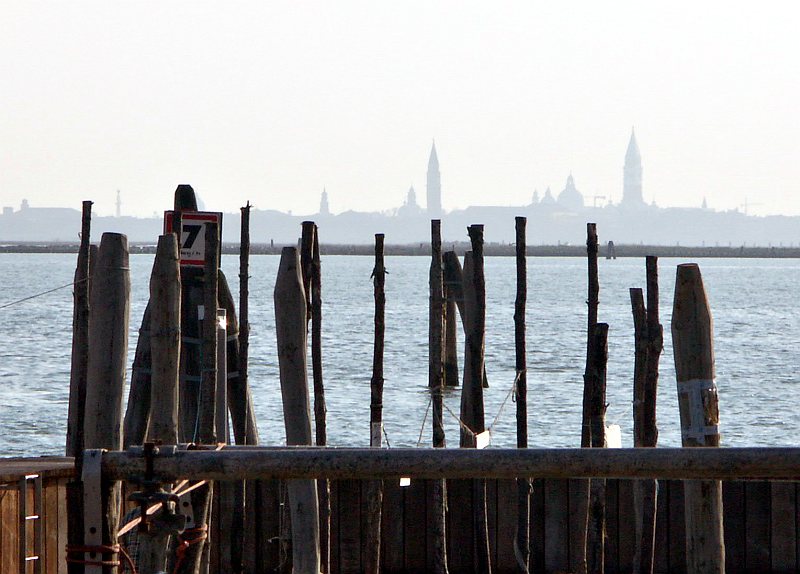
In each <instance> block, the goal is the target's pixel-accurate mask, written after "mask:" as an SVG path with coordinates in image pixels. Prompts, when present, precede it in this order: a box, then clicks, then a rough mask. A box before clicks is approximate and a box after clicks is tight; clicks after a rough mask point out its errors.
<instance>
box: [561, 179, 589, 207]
mask: <svg viewBox="0 0 800 574" xmlns="http://www.w3.org/2000/svg"><path fill="white" fill-rule="evenodd" d="M558 204H559V205H560V206H561V207H566V208H567V209H569V210H572V211H580V210H581V209H583V195H582V194H581V192H580V191H578V190H577V188H576V187H575V180H574V179H573V177H572V174H569V177H567V184H566V185H565V186H564V189H563V190H562V191H561V193H559V194H558Z"/></svg>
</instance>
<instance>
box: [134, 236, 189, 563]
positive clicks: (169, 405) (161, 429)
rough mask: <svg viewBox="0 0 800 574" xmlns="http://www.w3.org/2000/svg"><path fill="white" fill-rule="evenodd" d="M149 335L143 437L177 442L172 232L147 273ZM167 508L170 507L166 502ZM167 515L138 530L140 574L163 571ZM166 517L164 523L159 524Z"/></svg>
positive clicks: (176, 271)
mask: <svg viewBox="0 0 800 574" xmlns="http://www.w3.org/2000/svg"><path fill="white" fill-rule="evenodd" d="M150 301H151V309H152V311H151V312H150V313H149V315H150V326H149V329H148V331H149V333H150V336H149V337H148V340H149V342H150V347H151V352H150V356H151V360H152V367H151V372H152V378H151V384H150V390H151V393H152V395H151V400H150V401H149V402H148V404H149V405H152V408H151V409H150V413H149V427H148V429H147V439H148V441H150V442H154V443H156V444H158V443H161V444H177V443H178V377H179V376H180V349H181V342H180V341H181V276H180V256H179V252H178V239H177V237H176V235H175V234H174V233H170V234H167V235H162V236H160V237H159V238H158V246H157V247H156V256H155V260H154V262H153V271H152V273H151V275H150ZM167 504H170V503H167ZM174 516H175V515H174V513H173V511H172V510H171V509H170V510H168V511H167V510H163V509H162V510H161V511H159V514H158V515H156V516H154V517H152V518H151V520H149V521H148V528H146V529H143V528H140V529H139V531H138V537H139V538H138V540H139V554H138V561H137V569H138V570H139V571H140V572H161V571H163V570H164V569H165V568H166V559H167V545H168V543H169V537H170V536H171V535H172V534H173V533H177V531H178V529H177V528H176V527H175V526H176V524H175V522H174V521H172V520H169V518H173V517H174ZM161 517H166V518H167V519H166V520H161Z"/></svg>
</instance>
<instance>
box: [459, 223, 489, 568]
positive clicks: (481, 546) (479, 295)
mask: <svg viewBox="0 0 800 574" xmlns="http://www.w3.org/2000/svg"><path fill="white" fill-rule="evenodd" d="M467 232H468V233H469V238H470V242H471V244H472V252H471V253H472V255H471V256H470V257H469V259H468V261H469V268H470V271H469V273H467V271H466V267H467V265H466V264H465V273H464V287H465V297H464V299H465V303H466V318H467V325H468V326H469V331H468V332H467V336H466V352H465V357H464V363H465V365H466V366H468V367H469V373H468V374H469V376H467V372H465V375H464V388H463V394H462V396H466V397H467V411H466V413H465V412H463V411H462V417H461V418H462V421H463V422H464V424H466V425H467V427H469V429H470V430H471V431H472V433H473V435H472V436H471V437H469V438H470V440H471V441H472V444H471V445H470V446H472V447H473V448H474V447H475V446H476V445H475V437H476V436H477V435H479V434H480V433H482V432H484V431H485V430H486V426H485V421H484V408H483V383H484V380H483V372H484V361H483V359H484V345H485V335H486V282H485V278H484V268H483V225H470V226H469V227H468V228H467ZM462 408H463V402H462ZM464 415H466V418H464ZM462 434H463V433H462ZM473 488H474V490H473V503H474V505H475V515H474V519H475V539H476V552H475V557H476V561H477V564H476V571H477V572H480V573H486V574H488V573H490V572H491V571H492V562H491V549H490V548H489V530H488V528H489V527H488V518H487V514H486V513H487V509H486V480H485V479H476V480H475V481H474V482H473Z"/></svg>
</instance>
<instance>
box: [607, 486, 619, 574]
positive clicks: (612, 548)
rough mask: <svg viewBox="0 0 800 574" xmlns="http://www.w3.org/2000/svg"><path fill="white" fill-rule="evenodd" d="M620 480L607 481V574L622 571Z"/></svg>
mask: <svg viewBox="0 0 800 574" xmlns="http://www.w3.org/2000/svg"><path fill="white" fill-rule="evenodd" d="M619 483H620V481H619V480H607V481H606V548H605V562H604V565H605V571H606V573H607V574H616V573H617V572H619V571H620V564H619V522H620V508H619Z"/></svg>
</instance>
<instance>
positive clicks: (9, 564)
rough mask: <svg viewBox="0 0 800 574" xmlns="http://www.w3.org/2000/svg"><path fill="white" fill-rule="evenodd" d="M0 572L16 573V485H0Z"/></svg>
mask: <svg viewBox="0 0 800 574" xmlns="http://www.w3.org/2000/svg"><path fill="white" fill-rule="evenodd" d="M0 497H2V499H1V500H0V572H4V573H5V572H8V573H11V572H17V571H18V570H19V564H18V561H17V552H18V548H17V535H18V521H17V502H18V500H19V495H18V491H17V485H16V483H11V484H3V485H0Z"/></svg>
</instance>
